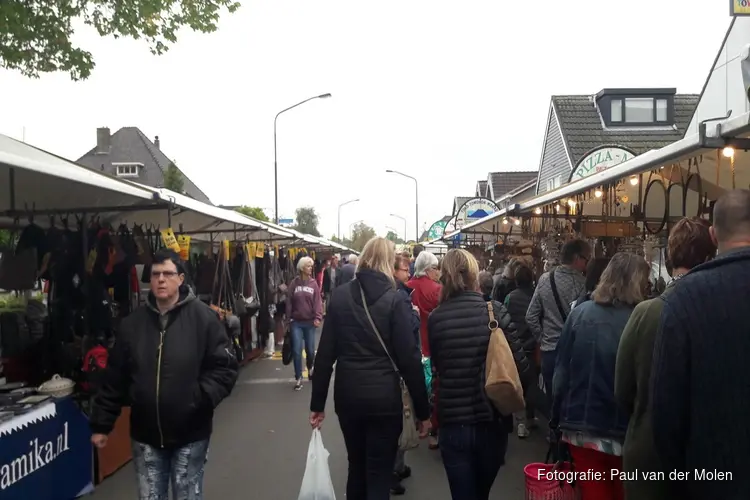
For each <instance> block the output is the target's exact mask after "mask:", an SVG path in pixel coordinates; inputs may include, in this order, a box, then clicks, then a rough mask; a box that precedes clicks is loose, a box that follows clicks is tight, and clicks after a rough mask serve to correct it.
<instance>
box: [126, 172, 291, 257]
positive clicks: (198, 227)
mask: <svg viewBox="0 0 750 500" xmlns="http://www.w3.org/2000/svg"><path fill="white" fill-rule="evenodd" d="M140 186H141V187H143V188H144V189H147V190H151V191H152V192H153V193H154V196H155V198H156V199H158V200H159V201H160V202H162V203H164V204H167V205H168V206H169V207H171V208H170V210H169V212H167V211H162V212H160V213H156V214H148V216H149V217H150V218H151V222H152V223H154V224H157V225H161V227H168V226H169V225H170V224H171V227H172V228H173V229H174V230H175V231H179V232H181V233H185V234H191V235H193V236H197V237H198V238H200V239H210V238H205V236H207V235H210V234H212V233H214V234H218V233H221V236H220V238H230V239H236V240H247V241H258V242H269V243H270V242H273V241H274V240H283V239H288V238H290V237H292V234H291V233H290V232H289V231H288V230H285V229H282V228H278V227H271V225H269V224H267V223H265V222H261V221H258V220H256V219H253V218H251V217H247V216H246V215H243V214H241V213H239V212H237V211H235V210H227V209H225V208H220V207H216V206H214V205H209V204H207V203H203V202H202V201H199V200H196V199H194V198H191V197H189V196H185V195H183V194H179V193H176V192H174V191H170V190H168V189H164V188H153V187H150V186H143V185H140ZM170 214H171V217H170ZM137 216H138V214H137V213H136V214H133V215H132V217H133V218H134V220H136V219H137ZM235 235H236V238H235Z"/></svg>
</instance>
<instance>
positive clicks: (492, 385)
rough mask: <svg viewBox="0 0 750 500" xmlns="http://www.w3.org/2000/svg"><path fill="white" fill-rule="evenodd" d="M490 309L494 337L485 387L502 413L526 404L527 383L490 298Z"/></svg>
mask: <svg viewBox="0 0 750 500" xmlns="http://www.w3.org/2000/svg"><path fill="white" fill-rule="evenodd" d="M487 312H488V313H489V317H490V321H489V323H488V325H489V328H490V341H489V344H488V345H487V358H486V360H485V383H484V391H485V393H486V394H487V399H489V400H490V401H491V402H492V405H493V406H494V407H495V408H496V409H497V411H499V412H500V414H501V415H512V414H513V413H515V412H518V411H521V410H523V409H524V408H525V407H526V404H525V402H524V399H523V386H522V385H521V379H520V377H519V376H518V368H517V367H516V361H515V359H514V358H513V351H511V349H510V346H509V345H508V339H506V338H505V333H503V330H502V328H500V324H499V323H498V322H497V320H496V319H495V311H494V308H493V307H492V302H487Z"/></svg>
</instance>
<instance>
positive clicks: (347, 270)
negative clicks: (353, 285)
mask: <svg viewBox="0 0 750 500" xmlns="http://www.w3.org/2000/svg"><path fill="white" fill-rule="evenodd" d="M358 261H359V258H358V257H357V256H356V255H354V254H351V255H350V256H349V259H348V260H347V262H346V264H344V265H343V266H341V269H339V271H338V272H337V273H336V283H335V286H341V285H343V284H344V283H349V282H350V281H351V280H353V279H354V272H355V271H356V270H357V262H358Z"/></svg>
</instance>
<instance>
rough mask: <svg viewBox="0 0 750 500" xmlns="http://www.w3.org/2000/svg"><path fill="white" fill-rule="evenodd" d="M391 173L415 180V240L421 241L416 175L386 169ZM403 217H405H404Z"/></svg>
mask: <svg viewBox="0 0 750 500" xmlns="http://www.w3.org/2000/svg"><path fill="white" fill-rule="evenodd" d="M386 172H387V173H389V174H396V175H400V176H402V177H406V178H407V179H411V180H413V181H414V207H415V216H416V219H415V220H414V231H415V232H414V241H415V242H416V243H419V183H418V182H417V179H416V177H412V176H411V175H407V174H405V173H403V172H399V171H398V170H390V169H388V170H386ZM402 218H403V217H402ZM406 240H407V238H406V234H404V241H406Z"/></svg>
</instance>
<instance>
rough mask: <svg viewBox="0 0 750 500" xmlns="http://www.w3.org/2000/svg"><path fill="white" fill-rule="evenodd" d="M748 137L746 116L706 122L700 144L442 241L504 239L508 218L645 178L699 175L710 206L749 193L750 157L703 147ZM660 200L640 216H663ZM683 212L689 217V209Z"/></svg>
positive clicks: (658, 154) (687, 144)
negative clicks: (736, 191) (734, 193)
mask: <svg viewBox="0 0 750 500" xmlns="http://www.w3.org/2000/svg"><path fill="white" fill-rule="evenodd" d="M749 132H750V113H745V114H742V115H740V116H737V117H735V118H729V119H726V120H723V121H718V120H717V121H714V122H709V123H707V126H706V137H704V138H701V137H700V135H699V134H693V135H690V136H688V137H685V138H683V139H681V140H679V141H676V142H674V143H672V144H670V145H668V146H665V147H663V148H661V149H657V150H652V151H648V152H646V153H643V154H641V155H639V156H636V157H634V158H632V159H630V160H628V161H626V162H624V163H621V164H619V165H616V166H614V167H611V168H608V169H607V170H604V171H602V172H597V173H594V174H592V175H590V176H588V177H586V178H585V179H582V180H580V181H577V182H573V183H570V184H566V185H564V186H561V187H560V188H558V189H555V190H553V191H550V192H547V193H543V194H540V195H538V196H535V197H533V198H531V199H529V200H526V201H522V202H520V203H518V204H516V205H513V206H510V207H507V208H502V209H501V210H499V211H497V212H495V213H493V214H491V215H488V216H487V217H484V218H482V219H480V220H478V221H475V222H472V223H471V224H467V225H466V226H464V227H463V228H461V230H460V231H453V232H451V233H450V234H445V235H443V237H442V238H441V240H450V239H452V238H454V237H455V236H456V235H458V234H460V233H464V234H468V235H474V236H476V237H477V238H479V239H481V237H482V234H483V233H484V234H486V235H497V234H507V233H508V232H509V231H510V230H511V228H512V227H513V224H512V222H511V221H510V220H508V221H507V223H506V219H508V218H510V217H512V216H520V215H523V214H531V213H532V212H533V211H534V210H536V209H539V208H542V207H545V206H547V205H550V204H553V203H556V202H558V201H559V200H564V199H568V198H571V197H575V196H578V195H581V194H584V193H588V192H590V191H592V190H595V189H597V188H598V187H600V186H606V185H609V184H613V183H617V182H618V181H619V180H621V179H627V178H629V177H632V176H639V175H640V174H649V173H650V172H652V175H654V176H656V177H659V178H662V179H664V180H665V181H666V182H669V180H670V179H673V180H676V179H677V178H679V177H680V176H682V177H683V178H686V177H687V175H688V174H689V173H693V174H698V175H699V176H700V180H701V193H700V195H704V194H705V195H707V196H708V198H709V199H710V200H715V199H716V198H718V197H719V196H720V195H721V194H722V193H723V192H725V191H726V190H729V189H733V188H735V187H736V188H747V187H750V153H748V152H747V151H742V150H740V149H737V150H736V151H735V152H734V161H733V162H732V161H731V160H730V159H729V158H726V157H723V155H722V151H721V149H720V148H717V147H716V145H715V144H707V142H709V141H711V142H713V141H715V142H722V141H725V142H727V143H728V144H731V141H732V139H737V138H745V137H746V136H747V135H748V133H749ZM732 165H733V166H732ZM641 178H643V179H644V182H645V181H646V180H647V178H646V175H643V176H642V177H641ZM634 182H635V180H634ZM639 182H640V181H639ZM636 186H637V184H635V185H634V186H633V187H632V188H630V189H629V190H630V191H631V192H630V193H629V194H630V196H628V199H629V200H630V201H629V203H627V204H626V205H627V206H626V207H624V208H623V213H627V210H626V208H628V207H629V206H630V205H632V204H633V203H634V202H636V201H637V197H638V194H637V192H638V188H637V187H636ZM696 186H697V180H693V181H691V183H690V184H689V185H688V189H689V190H691V191H694V190H695V189H696ZM663 198H664V197H663V196H662V199H661V200H657V204H658V203H659V201H660V203H661V205H660V206H659V207H656V208H654V207H649V204H648V203H646V204H645V208H644V210H645V212H646V216H647V217H648V216H649V212H650V211H653V212H654V213H662V212H663V207H664V204H665V203H666V200H665V199H663ZM676 198H677V196H675V199H670V206H671V207H673V208H674V207H676V206H677V205H681V204H682V196H681V193H680V196H679V202H678V201H677V200H676ZM693 198H695V200H696V201H695V202H693V203H690V201H688V203H687V204H688V205H695V206H697V198H698V193H695V194H694V195H693ZM687 211H688V212H690V208H689V207H688V210H687ZM673 212H676V210H673ZM680 215H682V214H680ZM686 215H691V214H690V213H688V214H686ZM693 215H694V214H693ZM436 241H437V240H436Z"/></svg>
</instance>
